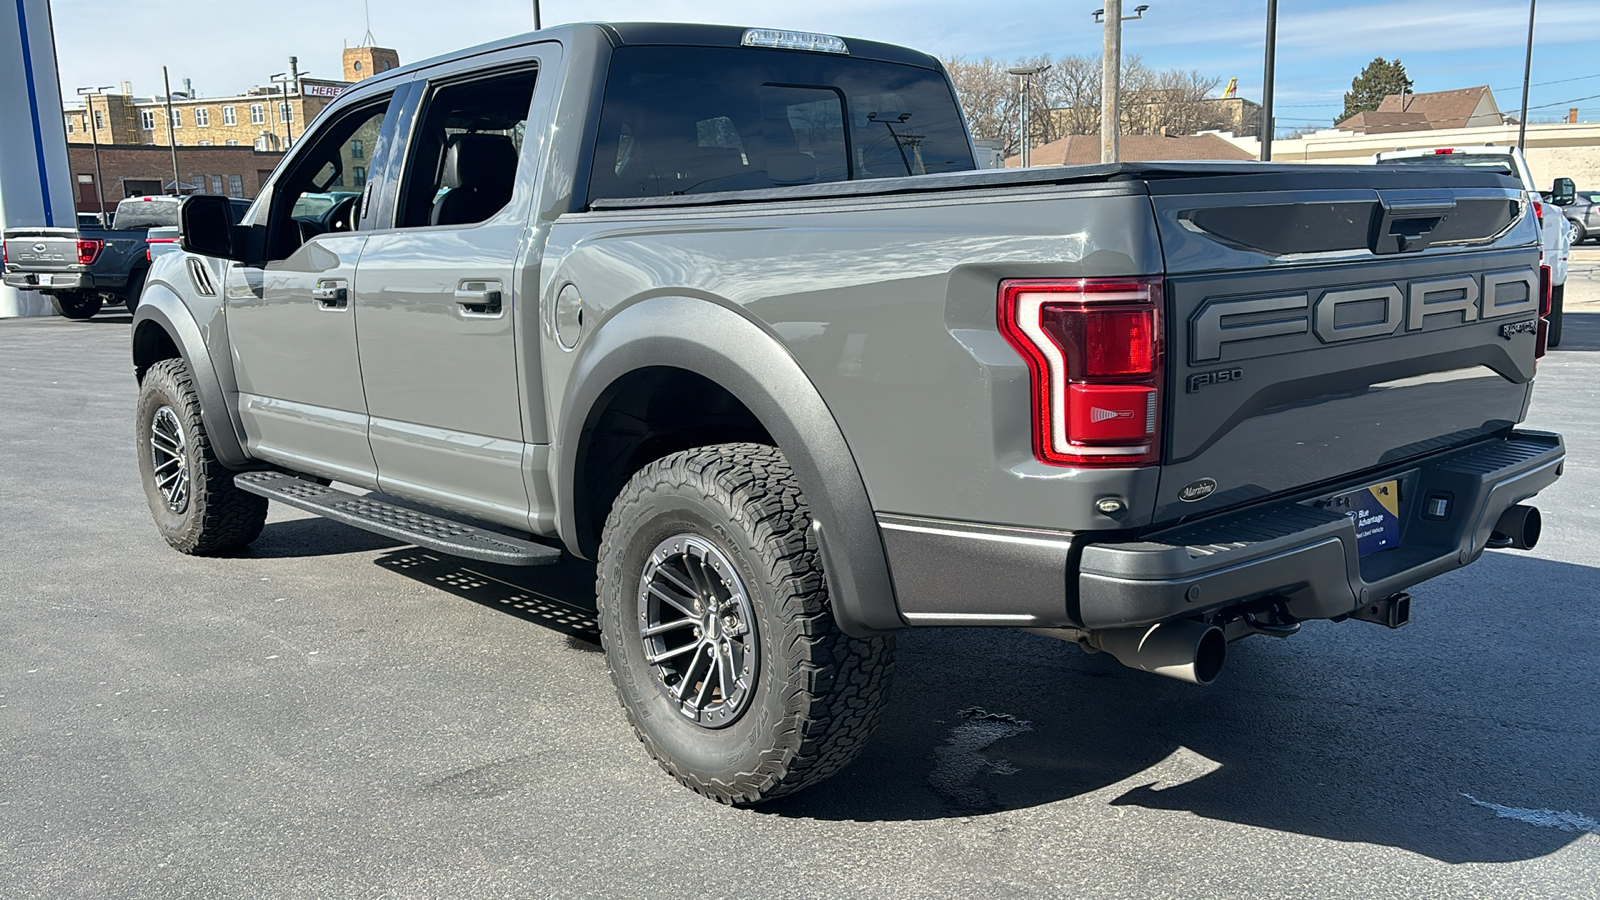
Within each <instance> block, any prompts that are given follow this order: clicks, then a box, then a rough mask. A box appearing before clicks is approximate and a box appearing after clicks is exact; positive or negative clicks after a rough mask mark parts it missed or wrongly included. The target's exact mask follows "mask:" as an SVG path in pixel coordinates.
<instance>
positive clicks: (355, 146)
mask: <svg viewBox="0 0 1600 900" xmlns="http://www.w3.org/2000/svg"><path fill="white" fill-rule="evenodd" d="M366 156H367V148H366V147H364V146H362V144H361V142H360V141H351V142H350V158H351V159H365V158H366Z"/></svg>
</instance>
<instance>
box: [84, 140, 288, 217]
mask: <svg viewBox="0 0 1600 900" xmlns="http://www.w3.org/2000/svg"><path fill="white" fill-rule="evenodd" d="M67 156H68V159H69V161H70V163H71V166H72V179H73V192H74V199H75V200H76V201H77V208H78V212H82V213H96V212H99V211H100V204H99V199H98V197H97V194H96V191H95V182H94V148H93V147H91V146H90V145H88V144H69V145H68V146H67ZM282 158H283V153H282V152H280V151H275V150H273V151H262V150H256V149H255V148H253V147H226V146H223V147H217V146H211V147H180V148H179V149H178V173H179V175H180V176H181V181H180V182H179V184H180V187H179V188H178V192H179V193H184V194H222V195H225V196H228V197H243V198H251V197H254V196H255V195H256V193H257V192H259V191H260V190H261V185H262V183H263V182H265V181H266V180H267V176H268V175H271V174H272V169H273V167H274V166H276V165H277V164H278V160H279V159H282ZM100 172H101V174H102V175H103V176H104V177H105V198H106V208H107V209H108V210H114V209H116V206H117V202H118V201H120V200H122V199H124V198H126V197H141V196H144V195H147V194H162V193H172V192H173V191H172V188H171V185H172V151H170V150H168V149H167V148H166V147H155V146H149V145H133V146H129V145H122V144H113V145H110V146H107V145H105V144H101V145H100Z"/></svg>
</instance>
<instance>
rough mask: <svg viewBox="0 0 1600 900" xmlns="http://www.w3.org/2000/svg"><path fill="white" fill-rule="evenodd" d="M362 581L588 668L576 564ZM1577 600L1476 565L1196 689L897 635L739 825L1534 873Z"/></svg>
mask: <svg viewBox="0 0 1600 900" xmlns="http://www.w3.org/2000/svg"><path fill="white" fill-rule="evenodd" d="M377 563H378V564H379V565H380V566H383V567H384V568H387V569H390V570H392V571H394V572H396V573H399V574H403V575H405V576H407V577H409V578H413V579H416V580H418V581H420V582H423V583H425V584H429V585H432V586H434V587H437V588H439V589H441V590H444V591H446V592H449V593H452V594H455V595H457V596H460V597H464V598H466V599H469V600H471V601H473V602H475V603H480V604H483V605H484V606H487V607H490V608H493V609H498V610H500V611H502V612H505V613H507V614H509V615H513V616H517V617H518V618H521V619H524V620H526V621H529V622H533V623H537V624H539V625H542V626H544V627H547V628H550V629H552V630H555V631H558V632H561V633H563V634H566V635H568V637H569V645H570V646H571V647H573V648H574V649H577V650H585V651H591V652H592V651H597V650H598V646H597V642H598V628H597V626H596V624H595V611H594V589H593V585H594V568H593V566H590V565H587V564H581V563H576V562H572V563H568V564H565V565H561V566H551V567H545V568H539V569H512V568H508V567H502V566H493V565H487V564H479V563H473V562H469V561H464V560H459V559H455V558H452V557H448V556H444V555H442V554H436V553H433V552H431V551H425V550H418V549H415V548H404V549H400V550H396V551H394V552H392V553H388V554H385V555H383V556H381V557H380V558H379V559H378V560H377ZM1531 584H1537V585H1544V586H1546V588H1545V589H1544V590H1542V591H1540V592H1538V593H1530V592H1529V591H1528V589H1527V586H1528V585H1531ZM1597 593H1600V570H1597V569H1593V568H1589V567H1585V566H1576V565H1569V564H1565V563H1558V562H1552V561H1548V560H1541V559H1538V558H1534V557H1530V556H1526V555H1512V554H1509V553H1494V554H1490V556H1489V557H1487V558H1486V559H1484V560H1483V561H1482V562H1480V563H1479V564H1477V565H1475V566H1474V567H1473V568H1472V570H1471V574H1470V575H1468V574H1467V573H1466V572H1456V573H1451V574H1450V575H1447V576H1443V577H1441V578H1439V579H1437V580H1435V581H1433V582H1430V583H1429V584H1428V585H1425V586H1424V587H1423V588H1422V589H1420V590H1419V591H1417V594H1418V600H1417V606H1416V616H1417V620H1416V621H1415V622H1413V623H1412V624H1411V625H1409V626H1407V627H1406V628H1404V629H1401V630H1399V631H1394V632H1390V631H1386V630H1384V629H1382V628H1379V627H1377V626H1373V625H1369V624H1366V623H1359V622H1346V623H1342V624H1332V623H1312V624H1310V625H1308V626H1307V627H1306V629H1305V633H1303V634H1302V635H1300V636H1297V637H1294V638H1290V639H1288V640H1283V641H1278V640H1274V639H1271V638H1259V637H1258V638H1251V639H1248V640H1246V641H1242V642H1239V643H1235V644H1233V645H1232V646H1231V647H1230V661H1229V666H1228V670H1227V671H1225V672H1224V673H1223V676H1222V678H1221V679H1220V680H1219V682H1218V683H1217V684H1215V685H1212V686H1211V687H1208V688H1196V687H1193V686H1191V685H1187V684H1182V683H1179V682H1174V681H1168V680H1166V679H1162V678H1158V677H1156V676H1152V675H1147V674H1144V673H1140V672H1135V671H1132V670H1129V669H1125V668H1123V667H1121V666H1120V665H1118V664H1117V663H1116V662H1115V661H1114V660H1112V659H1110V658H1109V657H1107V656H1105V655H1104V654H1097V655H1093V656H1090V655H1087V654H1084V653H1082V652H1081V651H1079V650H1078V649H1077V648H1075V647H1073V646H1071V645H1068V644H1065V643H1062V642H1059V641H1056V640H1053V639H1050V638H1045V637H1039V636H1036V635H1032V634H1026V633H1023V632H1019V631H1012V630H981V629H970V630H943V629H925V630H916V631H911V632H906V633H904V634H903V635H902V636H901V637H900V639H899V646H898V651H897V661H898V665H897V675H896V684H895V688H894V693H893V697H892V699H891V701H890V704H889V707H888V709H887V711H886V713H885V719H884V722H883V724H882V725H881V726H880V727H879V729H878V731H877V732H876V734H875V736H874V737H873V739H872V741H871V742H870V744H869V746H868V747H867V749H866V751H865V752H864V753H863V754H862V756H861V757H860V758H859V759H858V760H857V761H856V762H855V763H854V764H853V765H852V766H850V767H849V768H848V769H846V770H845V771H844V772H842V773H841V774H840V775H838V776H836V777H834V778H832V779H830V780H829V781H827V782H825V783H823V784H821V785H818V786H817V787H814V788H812V789H810V790H807V791H804V792H802V793H800V794H798V795H796V796H794V797H791V798H785V799H781V800H778V801H775V802H773V803H770V804H767V805H765V806H762V807H759V808H758V812H759V813H763V814H767V815H774V816H781V817H785V818H795V819H814V820H838V821H889V820H895V821H903V820H938V819H949V818H965V817H972V816H984V815H987V814H991V813H997V812H1003V811H1007V810H1020V809H1027V808H1032V807H1038V806H1042V805H1046V804H1052V803H1058V802H1075V803H1077V804H1087V805H1086V806H1084V814H1085V815H1089V816H1101V815H1105V813H1106V809H1105V808H1106V807H1108V806H1109V807H1136V808H1143V809H1146V810H1159V811H1163V812H1180V813H1188V814H1191V815H1194V816H1199V817H1201V818H1204V819H1211V820H1216V821H1218V822H1223V823H1233V824H1240V825H1247V826H1253V827H1257V828H1268V829H1273V830H1278V831H1285V832H1293V833H1298V834H1304V835H1310V836H1315V837H1321V838H1326V839H1330V840H1337V841H1346V842H1354V843H1363V844H1378V845H1387V846H1392V847H1397V848H1401V849H1405V850H1409V851H1411V852H1414V853H1418V854H1422V855H1425V856H1428V857H1432V858H1434V859H1438V860H1441V861H1445V862H1450V863H1464V862H1508V861H1514V860H1525V859H1531V858H1536V857H1539V856H1544V855H1547V854H1550V853H1553V852H1555V851H1557V850H1559V849H1561V848H1562V847H1565V846H1566V845H1567V844H1569V843H1571V842H1573V841H1575V840H1577V839H1578V838H1579V837H1581V836H1582V835H1583V834H1584V833H1586V832H1588V831H1591V830H1597V829H1600V825H1596V824H1595V823H1594V821H1593V817H1594V816H1595V815H1596V814H1600V773H1597V771H1596V770H1595V769H1594V768H1593V766H1592V765H1591V764H1590V761H1592V760H1594V759H1596V758H1600V716H1596V715H1595V713H1596V701H1595V699H1594V698H1595V697H1596V696H1600V678H1597V675H1596V673H1595V671H1594V667H1593V666H1592V665H1591V662H1592V658H1593V650H1592V648H1593V647H1595V646H1600V624H1597V623H1596V621H1595V617H1594V616H1592V615H1589V614H1587V613H1586V612H1585V610H1586V609H1587V608H1588V604H1589V603H1590V602H1592V598H1593V597H1594V596H1595V595H1596V594H1597ZM1507 598H1516V614H1515V615H1516V618H1515V621H1514V622H1512V623H1508V622H1507V620H1506V609H1507V607H1506V602H1507ZM617 714H618V715H620V712H618V713H617ZM686 796H687V795H686ZM1541 824H1543V825H1553V827H1538V826H1539V825H1541ZM1564 829H1565V830H1564ZM1219 839H1220V838H1219Z"/></svg>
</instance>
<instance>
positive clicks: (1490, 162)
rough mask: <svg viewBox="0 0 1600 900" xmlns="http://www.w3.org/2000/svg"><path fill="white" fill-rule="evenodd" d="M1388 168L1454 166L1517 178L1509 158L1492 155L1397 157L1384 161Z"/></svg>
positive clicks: (1514, 164) (1451, 154)
mask: <svg viewBox="0 0 1600 900" xmlns="http://www.w3.org/2000/svg"><path fill="white" fill-rule="evenodd" d="M1383 164H1384V165H1389V166H1455V167H1458V168H1473V169H1492V170H1494V171H1496V172H1499V173H1501V174H1502V175H1510V176H1511V177H1512V178H1516V177H1517V164H1516V163H1515V162H1514V161H1512V159H1511V157H1509V156H1502V155H1499V154H1494V153H1430V154H1429V155H1427V156H1397V157H1395V158H1394V159H1386V160H1384V161H1383Z"/></svg>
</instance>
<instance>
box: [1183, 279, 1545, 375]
mask: <svg viewBox="0 0 1600 900" xmlns="http://www.w3.org/2000/svg"><path fill="white" fill-rule="evenodd" d="M1313 296H1314V292H1307V293H1298V294H1286V295H1282V296H1277V297H1250V298H1241V299H1237V300H1230V299H1226V298H1224V299H1213V300H1207V301H1206V303H1205V304H1204V305H1202V306H1201V307H1200V309H1199V310H1198V311H1197V312H1196V313H1195V314H1194V317H1193V318H1192V319H1190V322H1189V335H1190V337H1189V356H1190V360H1189V361H1190V363H1191V364H1196V363H1204V362H1211V361H1215V360H1221V359H1222V358H1223V348H1224V347H1227V348H1228V351H1227V358H1228V359H1229V360H1239V359H1251V358H1255V357H1259V356H1269V355H1272V354H1274V353H1281V352H1284V351H1285V350H1289V349H1293V348H1292V347H1288V346H1283V345H1281V344H1280V343H1279V342H1278V341H1277V340H1274V339H1276V338H1285V337H1290V336H1294V335H1303V334H1307V333H1311V334H1315V335H1316V336H1317V339H1318V340H1320V341H1321V342H1322V343H1324V344H1335V343H1340V342H1343V341H1353V340H1359V339H1361V338H1371V337H1380V336H1386V335H1391V334H1394V333H1395V332H1396V331H1399V330H1401V328H1402V326H1404V330H1405V331H1407V332H1416V331H1421V330H1422V329H1423V325H1424V323H1425V322H1427V323H1428V324H1430V325H1432V324H1433V322H1441V323H1444V327H1452V326H1455V325H1468V324H1471V323H1473V322H1477V321H1481V320H1484V319H1498V318H1502V317H1505V316H1515V315H1536V314H1537V313H1538V310H1539V277H1538V275H1537V274H1535V273H1534V271H1533V270H1532V269H1526V268H1524V269H1511V270H1507V271H1500V272H1487V273H1484V274H1483V275H1481V276H1480V275H1453V276H1450V277H1446V278H1432V279H1426V280H1421V281H1413V282H1411V283H1410V285H1409V289H1402V288H1401V286H1400V285H1397V284H1392V283H1388V284H1373V285H1369V286H1363V287H1354V288H1345V287H1340V288H1336V289H1332V290H1326V291H1323V292H1322V293H1321V294H1320V295H1316V302H1315V303H1313V302H1312V297H1313ZM1443 316H1450V317H1451V318H1450V319H1442V318H1440V319H1435V318H1434V317H1443ZM1429 320H1433V321H1432V322H1430V321H1429ZM1433 327H1439V326H1437V325H1434V326H1433ZM1246 343H1248V344H1249V346H1233V345H1243V344H1246Z"/></svg>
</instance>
